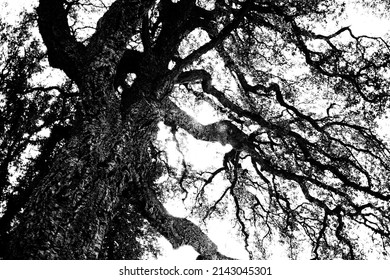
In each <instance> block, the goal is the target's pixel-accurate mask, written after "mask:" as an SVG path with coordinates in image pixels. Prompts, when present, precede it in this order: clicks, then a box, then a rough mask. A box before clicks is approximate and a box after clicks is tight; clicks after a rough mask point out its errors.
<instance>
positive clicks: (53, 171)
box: [7, 0, 227, 259]
mask: <svg viewBox="0 0 390 280" xmlns="http://www.w3.org/2000/svg"><path fill="white" fill-rule="evenodd" d="M153 2H154V1H135V0H134V1H124V0H118V1H115V2H114V3H113V4H112V6H111V7H110V8H109V10H108V11H107V12H106V13H105V15H104V16H103V17H102V18H101V19H100V20H99V22H98V25H97V29H96V33H95V34H94V35H93V36H92V37H91V39H90V42H89V44H88V45H87V46H84V45H83V44H81V43H79V42H77V41H76V40H75V39H74V37H73V36H72V35H71V33H70V28H69V26H68V22H67V13H66V11H65V8H64V5H63V1H61V0H54V1H52V0H50V1H49V0H42V1H40V4H39V7H38V10H37V11H38V18H39V20H38V23H39V29H40V33H41V35H42V38H43V41H44V42H45V44H46V46H47V48H48V55H49V61H50V64H51V65H52V66H53V67H57V68H60V69H62V70H63V71H64V72H65V73H66V74H67V75H68V76H69V77H70V78H71V79H72V80H74V81H75V82H76V84H77V85H78V87H79V90H80V94H81V97H82V98H81V100H82V101H81V102H80V104H79V108H78V116H77V120H76V122H75V123H74V125H73V128H72V135H71V137H70V139H69V141H67V142H66V144H65V146H63V147H62V148H61V150H60V151H59V152H58V153H57V154H56V155H55V159H54V161H53V164H52V166H51V167H50V170H49V171H48V174H47V175H46V176H45V177H44V178H43V179H42V181H41V182H40V184H39V187H37V188H36V189H34V190H33V193H32V195H31V197H30V199H29V202H28V203H27V205H26V206H25V210H24V214H23V215H22V217H21V219H20V225H19V226H18V227H17V229H16V230H15V232H14V233H13V238H12V241H11V243H10V250H9V254H8V256H7V257H8V258H13V259H15V258H17V259H96V258H98V257H99V252H100V250H101V246H102V242H103V239H104V237H105V235H106V233H107V231H108V228H109V225H110V222H111V220H112V219H113V213H114V211H113V209H115V207H116V206H117V205H118V202H119V201H120V199H121V197H123V196H127V197H128V198H129V199H130V201H132V203H133V205H134V206H135V207H136V209H137V210H138V211H139V212H140V213H142V214H143V216H144V217H145V218H146V219H147V220H148V221H149V222H150V224H151V225H152V226H153V227H155V228H156V229H157V230H158V231H159V232H160V233H161V234H162V235H163V236H164V237H166V238H167V239H168V240H169V241H170V242H171V243H172V245H173V246H174V247H175V248H176V247H179V246H181V245H185V244H188V245H191V246H193V247H194V248H195V250H197V251H198V252H199V253H201V254H202V255H205V256H209V258H227V257H225V256H223V255H221V254H220V253H219V252H218V250H217V247H216V245H215V244H214V243H213V242H212V241H211V240H210V239H209V238H208V237H207V235H205V234H204V233H203V232H202V231H201V230H200V229H199V228H198V227H197V226H196V225H194V224H193V223H192V222H190V221H188V220H186V219H181V218H176V217H174V216H172V215H170V214H169V213H167V211H166V210H165V208H164V207H163V205H162V204H161V202H160V201H159V200H158V198H157V195H156V193H155V192H154V190H153V188H154V180H155V179H156V178H158V176H159V174H158V172H156V166H155V164H156V163H155V162H154V161H153V160H152V158H151V155H150V150H149V148H148V147H149V145H148V143H151V142H153V141H154V138H155V136H156V133H157V123H158V121H161V120H163V113H162V110H161V108H158V107H160V103H159V102H157V100H158V99H161V98H162V97H163V96H166V95H167V94H168V93H169V91H170V90H171V88H172V86H173V79H174V75H172V74H170V75H166V73H164V71H162V70H163V69H167V66H168V63H169V61H170V59H171V57H172V55H173V51H174V50H175V49H176V48H177V46H178V44H179V43H180V41H181V39H182V38H183V37H184V36H185V35H186V34H187V33H188V31H190V30H191V29H193V28H194V27H195V26H196V24H194V22H190V21H188V15H187V14H175V11H176V12H178V11H184V10H185V9H187V8H189V10H188V11H187V12H186V13H190V12H191V9H192V8H193V7H195V5H194V1H187V4H185V2H186V1H181V2H179V4H177V5H176V4H172V3H170V1H161V2H162V4H161V5H167V7H166V8H164V9H163V11H169V14H166V15H163V16H162V18H163V20H164V21H165V24H164V27H163V29H162V31H161V33H162V35H160V36H159V38H161V39H159V40H157V41H156V42H155V47H154V49H153V50H149V51H147V52H145V53H142V54H141V53H137V52H131V51H128V50H126V44H127V41H128V40H129V38H130V37H131V36H132V35H134V32H135V28H134V27H135V26H138V25H139V24H140V22H141V20H142V19H143V18H144V17H145V15H146V13H147V10H148V8H150V7H151V5H152V4H153ZM172 8H173V10H172ZM171 13H174V15H175V17H174V18H172V14H171ZM177 16H179V17H180V18H176V17H177ZM173 19H174V21H173ZM170 21H172V22H170ZM171 28H175V29H176V32H173V33H172V32H171V31H172V30H171ZM164 32H165V33H166V34H165V33H164ZM145 40H146V39H145ZM166 71H167V70H166ZM131 72H133V73H136V74H137V79H136V81H135V82H134V84H133V85H132V86H131V87H128V86H126V85H125V83H123V81H124V79H125V78H126V74H127V73H131ZM119 85H121V86H122V87H123V88H122V98H121V100H120V98H118V93H117V87H118V86H119ZM205 132H206V131H205ZM209 132H210V131H209ZM214 140H218V139H214Z"/></svg>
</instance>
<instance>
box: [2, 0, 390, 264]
mask: <svg viewBox="0 0 390 280" xmlns="http://www.w3.org/2000/svg"><path fill="white" fill-rule="evenodd" d="M358 2H359V3H358ZM385 2H386V1H383V3H382V1H377V2H375V4H374V3H372V2H369V1H356V3H358V4H359V5H361V6H362V7H364V8H365V9H366V11H372V12H376V13H377V15H378V16H381V13H380V12H381V9H382V11H383V9H388V6H387V5H388V4H386V3H385ZM354 3H355V2H353V1H349V2H347V3H344V2H343V1H341V0H310V1H301V0H299V1H288V0H280V1H271V0H245V1H244V0H177V1H172V0H158V1H152V0H145V1H141V0H39V3H38V5H37V7H36V9H35V10H34V12H32V13H23V16H22V17H21V19H20V21H19V22H18V23H17V24H16V25H11V24H9V23H7V22H6V21H5V20H4V19H3V20H2V21H1V22H0V29H1V37H0V48H1V50H2V56H1V58H0V60H1V66H0V81H1V83H0V110H1V112H0V113H1V114H0V130H1V131H0V146H1V148H0V258H3V259H140V258H148V257H153V256H154V257H157V256H158V255H159V251H160V248H159V245H158V239H159V238H161V237H163V238H165V239H166V240H168V241H169V242H170V243H171V244H172V246H173V248H179V247H181V246H184V245H189V246H192V247H193V248H194V249H195V250H196V251H197V252H198V253H199V254H200V255H201V257H200V258H201V259H231V258H235V256H233V255H228V254H226V253H224V252H222V250H220V248H218V245H217V244H218V240H213V239H212V238H210V237H209V236H208V234H207V228H208V225H209V223H210V222H212V221H213V220H216V219H224V220H228V221H230V223H231V225H232V232H234V234H235V238H236V239H237V240H239V242H241V244H242V246H243V248H244V249H245V250H246V252H247V255H248V258H250V259H267V258H270V257H272V248H273V246H275V244H280V246H281V247H282V248H283V249H284V250H285V253H284V254H285V256H286V257H288V258H291V259H298V258H312V259H334V258H343V259H365V258H371V257H372V258H384V259H387V258H388V257H389V250H390V239H389V238H390V214H389V213H390V211H389V210H390V209H389V206H390V204H389V200H390V184H389V179H388V178H389V177H390V147H389V143H390V142H389V139H387V138H386V137H385V135H384V134H383V131H381V129H380V128H381V127H383V126H380V125H381V124H382V123H384V121H383V120H384V119H385V118H386V117H387V116H388V112H389V111H388V110H389V89H390V84H389V74H390V72H389V66H390V65H389V64H390V46H389V44H388V41H389V40H388V38H387V37H385V36H383V37H374V36H372V35H361V34H360V33H357V32H356V30H354V29H353V28H352V27H351V26H340V25H339V23H338V19H339V18H340V17H341V16H342V15H343V14H344V13H345V9H347V8H348V7H349V6H348V5H354ZM356 3H355V4H356ZM381 5H383V7H382V6H381ZM205 108H207V111H208V112H209V113H205V111H204V110H203V109H205ZM387 125H388V123H387ZM388 127H389V126H388ZM382 129H383V128H382ZM194 143H196V144H197V145H203V146H202V147H207V145H210V143H214V144H215V145H214V146H213V147H218V149H219V150H218V149H217V148H215V149H214V148H213V149H214V150H213V149H211V150H208V151H211V153H214V154H215V155H216V160H215V161H213V162H212V163H211V162H206V161H207V160H206V158H205V159H204V162H203V164H200V165H199V164H194V163H193V162H192V161H191V157H190V156H189V154H190V150H191V149H192V148H193V145H194ZM222 146H223V147H224V149H221V147H222ZM222 150H223V152H222V153H223V154H221V151H222ZM218 151H219V152H218ZM178 197H179V198H180V199H181V200H182V202H183V204H184V205H185V206H186V207H187V208H186V210H187V212H186V213H187V214H186V216H185V217H183V216H181V215H179V214H177V213H171V212H169V211H168V210H167V208H168V207H167V204H169V201H170V200H171V199H172V198H178Z"/></svg>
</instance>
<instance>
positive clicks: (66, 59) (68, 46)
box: [37, 0, 85, 82]
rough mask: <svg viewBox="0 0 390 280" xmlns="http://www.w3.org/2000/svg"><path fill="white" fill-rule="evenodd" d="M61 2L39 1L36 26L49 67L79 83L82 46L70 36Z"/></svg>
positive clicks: (82, 53) (65, 13) (52, 0)
mask: <svg viewBox="0 0 390 280" xmlns="http://www.w3.org/2000/svg"><path fill="white" fill-rule="evenodd" d="M63 2H64V1H62V0H40V1H39V6H38V8H37V13H38V26H39V32H40V33H41V36H42V39H43V42H44V43H45V45H46V47H47V52H48V56H49V62H50V65H51V66H53V67H56V68H59V69H61V70H63V71H64V72H65V73H66V74H67V75H68V76H69V77H70V78H71V79H73V80H75V81H76V82H77V81H80V77H81V75H80V74H81V71H82V70H81V65H82V58H83V56H84V54H85V47H84V46H83V44H81V43H79V42H77V40H76V38H75V37H74V36H73V35H72V34H71V31H70V27H69V24H68V19H67V12H66V10H65V8H64V5H63Z"/></svg>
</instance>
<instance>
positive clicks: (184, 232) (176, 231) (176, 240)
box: [131, 179, 231, 260]
mask: <svg viewBox="0 0 390 280" xmlns="http://www.w3.org/2000/svg"><path fill="white" fill-rule="evenodd" d="M135 181H136V182H135V184H133V187H135V188H136V191H135V192H133V191H131V192H132V193H133V194H134V193H135V202H134V204H135V206H136V207H137V208H138V210H139V211H140V212H141V213H142V214H143V216H144V217H145V218H146V219H147V220H148V221H149V223H150V224H151V225H152V226H153V227H154V228H155V229H156V230H157V231H158V232H159V233H160V234H161V235H163V236H164V237H165V238H166V239H167V240H168V241H169V242H170V243H171V244H172V246H173V248H178V247H180V246H183V245H189V246H192V247H193V248H194V249H195V250H196V251H197V252H198V253H199V254H201V255H202V256H205V258H207V259H214V260H228V259H231V258H229V257H227V256H225V255H223V254H221V253H220V252H218V248H217V245H216V244H215V243H214V242H213V241H212V240H211V239H210V238H209V237H208V236H207V235H206V234H205V233H204V232H203V231H202V230H201V229H200V228H199V227H198V226H197V225H195V224H194V223H193V222H191V221H189V220H187V219H185V218H178V217H174V216H172V215H171V214H169V213H168V211H167V210H166V209H165V207H164V206H163V205H162V203H161V202H160V201H159V199H158V198H157V195H156V193H155V191H154V190H153V189H152V188H151V186H149V185H147V184H145V183H143V182H142V180H141V179H135Z"/></svg>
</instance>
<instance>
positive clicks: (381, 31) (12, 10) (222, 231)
mask: <svg viewBox="0 0 390 280" xmlns="http://www.w3.org/2000/svg"><path fill="white" fill-rule="evenodd" d="M37 2H38V1H37V0H0V10H1V12H0V16H1V17H2V18H3V19H5V20H6V21H8V22H14V21H16V20H17V19H18V17H17V15H18V13H19V11H20V10H21V9H22V8H23V7H25V8H28V9H31V5H32V4H35V3H37ZM343 26H351V28H352V30H353V31H354V33H355V35H362V34H365V35H371V36H384V35H385V34H386V33H387V32H389V29H390V17H389V18H388V19H384V18H378V17H377V16H375V15H373V14H370V13H363V14H362V13H361V12H360V11H358V10H356V9H355V8H350V9H348V10H347V17H346V18H345V19H343V18H340V27H343ZM334 31H335V30H334ZM334 31H333V32H334ZM212 115H213V112H212V110H211V109H210V107H207V106H205V107H203V109H202V111H201V112H199V114H198V116H199V121H200V122H202V123H208V122H210V118H211V117H214V116H212ZM389 131H390V129H389V125H388V123H382V124H381V132H382V133H383V134H384V135H385V134H386V133H388V134H387V135H388V136H390V134H389ZM162 137H163V136H162ZM192 141H193V140H192ZM210 147H211V148H210ZM172 149H174V147H172ZM216 150H219V153H218V154H217V156H219V157H218V158H216V155H215V152H216ZM213 152H214V154H213ZM225 152H226V147H222V146H221V145H219V146H218V144H215V145H214V144H206V146H205V145H204V143H199V142H198V143H195V144H193V145H191V147H190V148H189V150H188V153H186V156H187V157H188V158H186V160H187V161H191V162H192V163H194V164H196V165H201V164H202V163H203V162H205V161H206V162H212V161H214V163H216V165H217V166H220V160H221V158H220V156H221V154H222V155H223V153H225ZM167 209H168V211H170V213H172V214H174V215H176V216H186V215H187V213H186V210H185V207H184V205H183V204H182V202H181V199H177V201H176V202H175V203H172V204H169V205H167ZM231 227H232V226H231V223H230V222H229V221H221V220H219V221H218V220H217V221H213V222H212V223H210V227H209V228H208V232H207V233H208V235H209V237H210V238H211V239H212V240H213V241H214V242H215V243H216V244H217V245H218V248H219V250H220V252H222V253H224V254H226V255H229V256H232V257H236V258H240V259H247V258H248V256H247V253H246V252H245V251H244V249H243V248H244V246H243V245H242V244H240V242H238V241H236V240H235V238H234V237H232V236H230V237H228V235H229V234H227V233H231ZM161 243H162V245H163V247H164V248H165V249H164V255H163V256H162V259H169V260H181V261H182V260H185V259H189V260H191V259H195V258H196V256H197V253H196V252H195V251H194V250H193V249H192V248H191V247H189V246H183V247H181V248H179V249H177V250H173V249H172V246H171V245H170V244H169V243H168V242H167V241H166V240H162V241H161ZM274 257H275V258H283V257H284V256H283V254H280V252H275V255H274Z"/></svg>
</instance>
